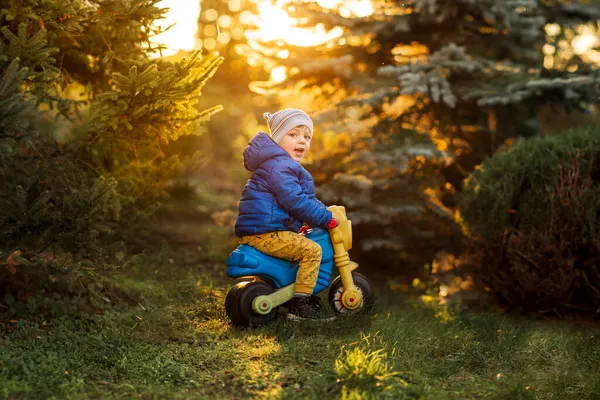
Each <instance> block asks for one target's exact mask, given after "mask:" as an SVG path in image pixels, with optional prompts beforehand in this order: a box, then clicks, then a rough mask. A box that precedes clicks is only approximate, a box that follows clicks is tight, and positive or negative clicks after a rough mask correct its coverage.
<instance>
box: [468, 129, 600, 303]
mask: <svg viewBox="0 0 600 400" xmlns="http://www.w3.org/2000/svg"><path fill="white" fill-rule="evenodd" d="M458 208H459V211H460V223H461V226H462V229H463V231H464V232H465V234H466V236H467V237H468V239H469V243H470V246H469V247H470V254H471V255H472V256H473V258H474V259H473V263H472V266H473V274H474V277H475V278H476V279H478V281H479V282H482V283H483V284H485V285H486V286H487V287H488V288H489V289H491V290H492V291H494V292H496V293H498V294H500V295H501V296H502V297H503V298H504V299H506V300H507V301H508V302H510V303H511V304H513V305H515V306H517V307H519V308H522V309H525V310H528V311H542V310H560V309H564V308H574V309H584V310H585V309H590V310H595V309H598V307H600V127H587V128H578V129H572V130H569V131H566V132H563V133H561V134H558V135H554V136H546V137H537V138H532V139H520V140H518V141H517V142H516V143H514V144H513V145H511V146H509V147H508V148H506V149H503V150H500V151H498V152H497V153H496V154H494V155H493V156H492V157H490V158H489V159H487V160H486V161H485V162H484V163H483V164H482V165H481V166H480V167H479V168H477V169H476V170H475V171H474V172H473V173H472V174H471V175H470V176H469V177H468V178H467V179H466V180H465V182H464V190H463V192H462V193H461V194H460V196H459V199H458Z"/></svg>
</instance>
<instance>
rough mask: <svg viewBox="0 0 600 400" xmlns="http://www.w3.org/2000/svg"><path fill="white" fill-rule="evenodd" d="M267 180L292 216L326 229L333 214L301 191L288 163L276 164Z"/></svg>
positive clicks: (282, 205) (296, 177) (294, 173)
mask: <svg viewBox="0 0 600 400" xmlns="http://www.w3.org/2000/svg"><path fill="white" fill-rule="evenodd" d="M267 180H268V184H269V187H270V188H271V190H272V192H273V194H274V195H275V198H276V199H277V201H278V202H279V204H280V205H281V207H282V208H283V209H284V210H285V211H287V212H288V213H289V214H290V215H291V216H292V217H294V218H296V219H298V220H300V221H302V222H306V223H308V224H309V225H310V226H313V227H319V228H323V229H327V224H328V223H329V221H331V218H332V217H333V214H332V213H331V211H329V210H328V209H327V208H326V207H325V205H324V204H323V203H321V202H320V201H319V200H317V199H316V198H315V197H312V198H311V196H308V195H307V194H305V193H303V192H302V187H301V186H300V180H299V178H298V175H297V174H296V172H295V171H294V170H293V169H292V167H291V166H290V165H286V164H279V163H278V164H276V165H275V166H274V168H273V169H272V170H271V173H270V174H269V175H268V178H267Z"/></svg>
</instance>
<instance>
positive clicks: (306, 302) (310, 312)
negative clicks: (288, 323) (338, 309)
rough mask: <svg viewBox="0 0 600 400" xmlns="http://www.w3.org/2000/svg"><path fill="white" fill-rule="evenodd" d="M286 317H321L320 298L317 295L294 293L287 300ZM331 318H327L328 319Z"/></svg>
mask: <svg viewBox="0 0 600 400" xmlns="http://www.w3.org/2000/svg"><path fill="white" fill-rule="evenodd" d="M287 318H288V319H306V318H310V319H323V318H322V316H321V299H320V298H319V297H318V296H302V295H294V297H292V299H291V300H290V302H289V308H288V315H287ZM330 319H333V318H327V320H330Z"/></svg>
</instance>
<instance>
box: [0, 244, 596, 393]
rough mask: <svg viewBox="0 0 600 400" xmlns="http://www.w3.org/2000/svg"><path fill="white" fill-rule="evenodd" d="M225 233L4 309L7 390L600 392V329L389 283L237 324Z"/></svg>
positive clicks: (1, 373)
mask: <svg viewBox="0 0 600 400" xmlns="http://www.w3.org/2000/svg"><path fill="white" fill-rule="evenodd" d="M215 238H216V240H215V243H212V244H207V246H205V248H203V249H197V251H198V254H197V256H198V258H197V261H198V263H192V264H193V265H181V264H179V263H178V262H176V261H173V260H172V259H170V258H169V256H168V255H167V254H166V253H165V252H162V253H161V252H157V253H156V254H153V255H149V256H144V257H138V258H137V259H136V260H134V261H135V262H131V263H130V265H129V266H128V267H127V268H126V269H125V270H124V271H123V272H122V274H121V275H120V276H119V277H118V279H117V280H116V281H113V282H111V283H106V282H105V283H104V286H105V287H106V289H105V291H104V297H103V298H104V300H103V301H104V305H103V306H102V308H100V309H99V308H98V307H95V308H92V309H90V311H81V307H80V308H78V310H79V311H77V312H74V311H73V310H71V308H73V309H75V308H76V305H77V304H78V302H82V303H85V302H86V301H87V300H85V299H78V298H70V299H68V300H65V299H61V298H57V299H56V310H57V311H56V312H55V313H54V314H55V317H53V318H49V319H48V320H45V317H41V316H38V317H35V316H33V317H31V319H29V320H19V321H18V322H14V321H13V322H9V321H3V322H6V323H5V324H4V325H3V326H4V327H5V328H4V330H3V331H2V332H1V336H0V398H3V399H20V398H61V399H62V398H102V399H108V398H127V399H129V398H144V399H150V398H176V399H177V398H182V399H184V398H185V399H189V398H191V399H193V398H200V399H202V398H209V399H212V398H223V399H231V398H269V399H271V398H284V399H287V398H289V399H302V398H307V399H331V398H347V399H350V398H354V399H359V398H363V399H365V398H374V399H380V398H390V399H465V398H467V399H475V398H485V399H560V400H564V399H600V373H599V371H600V330H599V329H598V328H594V327H577V326H574V325H573V324H572V323H568V322H557V321H533V320H528V319H524V318H522V317H518V316H511V315H507V314H500V313H492V312H475V311H466V310H463V311H460V310H457V309H454V308H453V307H447V306H444V305H439V304H437V303H427V302H423V301H422V300H421V299H420V298H419V297H417V296H412V295H408V294H406V293H402V292H397V291H394V290H392V289H391V287H389V286H380V287H377V294H378V301H377V304H376V307H375V313H374V314H373V315H368V316H354V317H346V318H339V319H337V320H336V321H335V322H317V321H306V322H290V321H287V320H285V319H283V318H278V319H277V320H276V321H275V322H274V323H273V324H271V325H269V326H267V327H263V328H260V329H238V328H235V327H232V326H231V325H230V323H229V322H228V320H227V317H226V315H225V312H224V307H223V303H224V298H225V294H226V292H227V290H228V288H229V287H230V285H231V284H232V281H230V280H228V279H227V278H226V277H225V276H224V269H225V267H224V258H225V257H226V255H227V252H228V251H230V250H231V249H232V246H233V243H234V242H233V241H232V240H230V239H228V236H227V235H224V234H221V235H216V236H215ZM362 272H363V273H364V274H366V275H367V276H368V274H369V273H368V271H365V270H363V271H362ZM101 301H102V300H101ZM61 302H62V303H61ZM34 308H35V307H33V306H32V309H34ZM60 310H63V311H60ZM65 310H66V311H65ZM69 310H71V311H69ZM94 310H95V311H94ZM98 310H101V311H102V312H100V311H98ZM61 314H62V315H61Z"/></svg>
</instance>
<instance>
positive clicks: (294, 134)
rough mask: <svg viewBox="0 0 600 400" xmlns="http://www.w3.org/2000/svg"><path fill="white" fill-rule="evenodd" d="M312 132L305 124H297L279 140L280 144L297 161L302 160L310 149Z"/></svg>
mask: <svg viewBox="0 0 600 400" xmlns="http://www.w3.org/2000/svg"><path fill="white" fill-rule="evenodd" d="M311 140H312V134H311V133H310V130H309V129H308V128H307V127H306V126H304V125H301V126H297V127H295V128H294V129H292V130H290V131H288V133H286V134H285V136H283V138H282V139H281V140H280V141H279V146H280V147H281V148H282V149H284V150H285V151H286V152H287V153H288V154H289V155H290V157H292V159H294V160H296V161H298V162H299V161H300V160H302V159H303V158H304V157H305V156H306V155H307V154H308V151H309V150H310V141H311Z"/></svg>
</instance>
